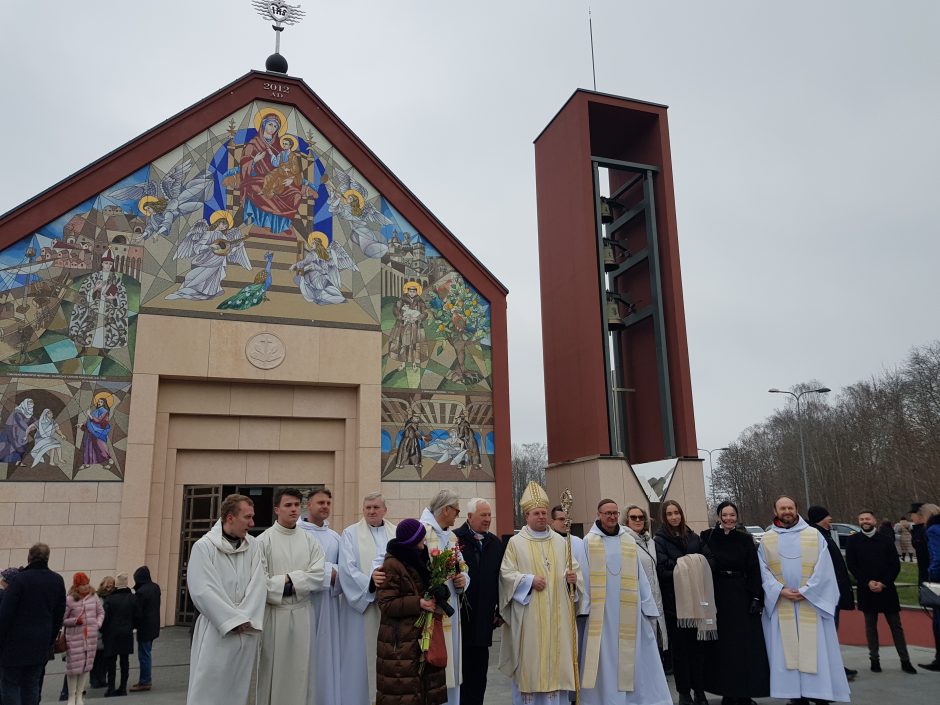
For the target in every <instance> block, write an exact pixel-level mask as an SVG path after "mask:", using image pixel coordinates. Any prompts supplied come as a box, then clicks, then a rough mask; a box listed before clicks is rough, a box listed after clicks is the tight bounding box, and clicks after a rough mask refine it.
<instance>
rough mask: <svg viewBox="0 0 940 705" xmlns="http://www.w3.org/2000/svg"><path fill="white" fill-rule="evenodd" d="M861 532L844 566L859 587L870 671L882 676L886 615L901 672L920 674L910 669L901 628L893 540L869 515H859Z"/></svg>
mask: <svg viewBox="0 0 940 705" xmlns="http://www.w3.org/2000/svg"><path fill="white" fill-rule="evenodd" d="M858 525H859V526H860V527H861V528H862V530H861V531H860V532H858V533H856V534H852V535H851V536H849V538H848V541H846V543H845V562H846V563H847V564H848V566H849V570H850V571H851V572H852V575H854V576H855V582H856V584H857V585H858V608H859V609H860V610H861V611H862V613H863V614H864V615H865V637H866V639H867V640H868V657H869V658H870V659H871V670H872V671H874V672H875V673H880V672H881V659H880V658H879V656H878V615H879V614H883V615H884V616H885V620H886V621H887V622H888V626H889V627H890V628H891V637H892V638H893V639H894V647H895V648H896V649H897V651H898V656H900V657H901V670H902V671H904V672H905V673H917V669H916V668H914V666H913V665H911V657H910V656H909V655H908V651H907V642H906V641H905V639H904V628H903V627H902V626H901V614H900V613H901V603H900V601H899V600H898V591H897V588H896V587H895V586H894V581H895V580H896V579H897V577H898V573H900V572H901V562H900V561H899V560H898V551H897V549H896V548H895V547H894V536H893V535H892V536H891V537H890V538H888V537H887V536H885V535H884V534H882V533H880V532H879V531H878V520H877V519H876V518H875V515H874V514H873V513H872V512H870V511H867V510H866V511H864V512H861V513H860V514H859V515H858Z"/></svg>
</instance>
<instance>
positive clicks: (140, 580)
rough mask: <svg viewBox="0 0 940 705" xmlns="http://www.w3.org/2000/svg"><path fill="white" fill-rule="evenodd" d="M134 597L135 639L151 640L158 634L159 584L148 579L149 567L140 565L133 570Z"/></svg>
mask: <svg viewBox="0 0 940 705" xmlns="http://www.w3.org/2000/svg"><path fill="white" fill-rule="evenodd" d="M134 597H135V598H136V601H137V605H136V607H137V614H136V615H135V616H134V624H135V626H136V627H137V641H153V640H154V639H156V638H157V637H158V636H160V586H159V585H157V584H156V583H155V582H153V581H152V580H151V579H150V568H148V567H147V566H142V567H140V568H138V569H137V570H135V571H134Z"/></svg>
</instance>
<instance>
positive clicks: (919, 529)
mask: <svg viewBox="0 0 940 705" xmlns="http://www.w3.org/2000/svg"><path fill="white" fill-rule="evenodd" d="M923 506H924V503H923V502H911V544H912V545H913V546H914V556H915V557H916V558H917V584H918V585H920V584H921V583H924V582H927V568H928V567H929V566H930V550H929V549H928V548H927V525H926V524H925V523H924V517H922V516H921V515H920V508H921V507H923Z"/></svg>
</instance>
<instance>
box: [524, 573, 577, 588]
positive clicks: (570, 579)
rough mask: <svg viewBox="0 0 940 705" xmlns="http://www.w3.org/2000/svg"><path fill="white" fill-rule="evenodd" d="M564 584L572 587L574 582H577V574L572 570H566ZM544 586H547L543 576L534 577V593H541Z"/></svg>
mask: <svg viewBox="0 0 940 705" xmlns="http://www.w3.org/2000/svg"><path fill="white" fill-rule="evenodd" d="M565 582H566V583H568V584H569V585H574V584H575V583H576V582H578V574H577V573H575V572H574V571H573V570H566V571H565ZM546 585H548V583H547V581H546V580H545V577H544V576H542V575H536V576H534V577H533V578H532V589H533V590H535V591H536V592H542V590H544V589H545V587H546Z"/></svg>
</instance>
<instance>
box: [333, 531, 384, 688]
mask: <svg viewBox="0 0 940 705" xmlns="http://www.w3.org/2000/svg"><path fill="white" fill-rule="evenodd" d="M393 538H395V524H393V523H391V522H390V521H385V520H383V522H382V524H380V525H379V526H369V524H367V523H366V520H365V519H361V520H360V521H359V522H357V523H355V524H353V525H352V526H347V527H346V529H345V530H344V531H343V540H342V543H341V545H340V549H339V581H340V586H341V587H342V589H343V604H342V607H341V608H340V619H341V628H342V631H343V635H344V639H343V641H342V642H341V646H342V654H343V693H342V701H341V702H342V705H372V703H374V702H375V657H376V654H375V652H376V642H377V641H378V638H379V621H380V619H381V615H380V614H379V608H378V605H376V604H375V589H374V588H373V589H371V590H370V589H369V587H370V585H369V584H370V582H371V580H372V565H373V563H374V562H375V561H376V560H379V563H380V564H381V562H382V560H384V558H385V549H386V547H387V546H388V542H389V541H390V540H391V539H393Z"/></svg>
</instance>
